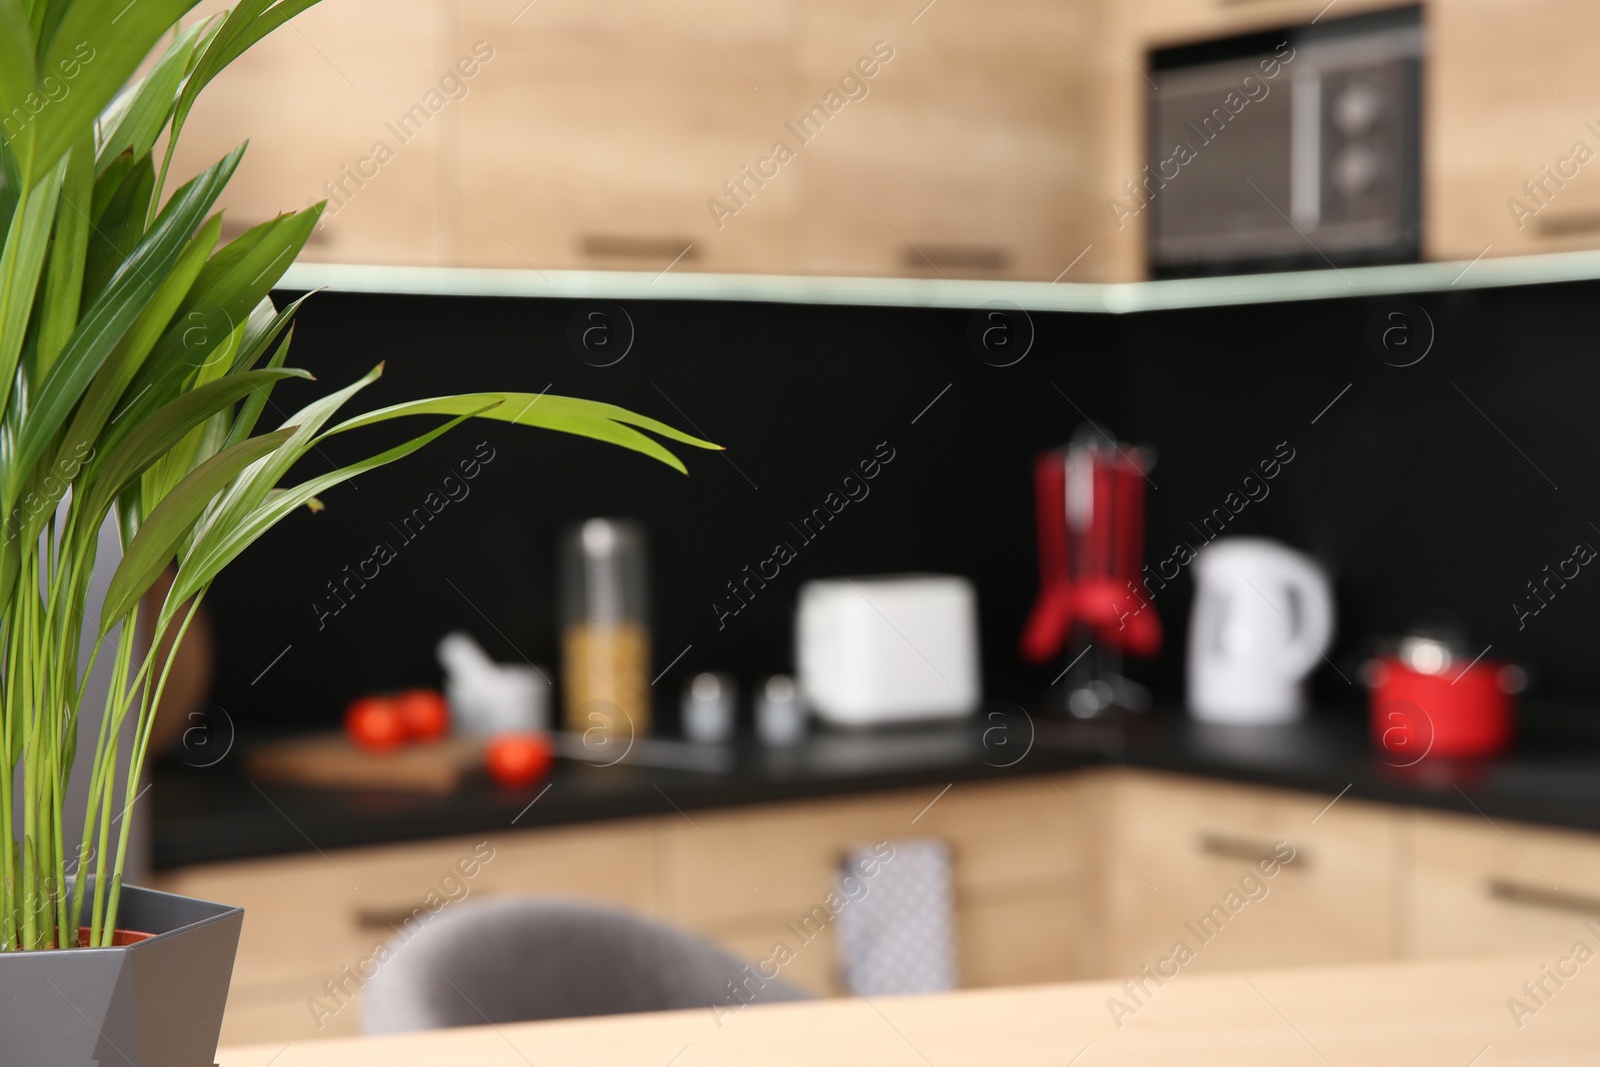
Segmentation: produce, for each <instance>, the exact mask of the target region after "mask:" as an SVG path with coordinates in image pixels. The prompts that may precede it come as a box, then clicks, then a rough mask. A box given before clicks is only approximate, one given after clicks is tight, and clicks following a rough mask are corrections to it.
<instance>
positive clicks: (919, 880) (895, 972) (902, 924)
mask: <svg viewBox="0 0 1600 1067" xmlns="http://www.w3.org/2000/svg"><path fill="white" fill-rule="evenodd" d="M889 844H890V847H892V848H893V852H892V853H889V854H888V858H885V853H886V852H887V849H885V848H884V846H883V845H882V844H879V845H877V846H873V847H870V848H858V849H854V850H852V851H851V852H850V853H849V854H847V855H846V857H845V860H844V865H843V866H842V867H841V868H840V870H839V876H838V880H837V883H836V888H837V891H838V893H839V896H840V897H841V898H843V899H844V900H845V901H846V903H845V905H844V906H843V908H842V909H841V910H840V912H839V916H838V931H839V965H840V970H841V973H842V975H843V978H844V981H845V982H846V988H850V989H853V991H854V992H856V993H858V994H860V995H861V996H868V997H871V996H889V995H896V994H902V993H944V992H948V991H949V990H952V989H954V988H955V987H956V948H955V912H954V904H953V902H954V893H953V891H952V889H951V884H950V848H949V846H948V845H946V844H945V843H944V842H943V841H939V840H937V839H934V838H913V839H908V840H903V841H894V842H890V843H889ZM867 871H871V872H872V874H871V875H870V876H868V875H866V873H865V872H867Z"/></svg>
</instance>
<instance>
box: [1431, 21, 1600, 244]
mask: <svg viewBox="0 0 1600 1067" xmlns="http://www.w3.org/2000/svg"><path fill="white" fill-rule="evenodd" d="M1427 17H1428V31H1429V34H1430V37H1431V45H1432V53H1431V54H1432V68H1431V75H1430V77H1429V79H1428V84H1427V90H1428V91H1427V94H1426V98H1425V100H1424V103H1423V106H1424V108H1425V112H1426V119H1425V121H1426V129H1427V138H1426V141H1425V144H1424V162H1423V165H1424V167H1425V168H1426V173H1427V175H1428V177H1427V181H1426V184H1425V193H1424V203H1425V205H1426V207H1425V210H1426V213H1427V214H1426V218H1425V225H1424V240H1425V241H1426V246H1427V255H1428V258H1430V259H1473V258H1474V257H1476V256H1478V255H1479V254H1482V253H1486V254H1487V255H1490V256H1503V255H1518V254H1528V253H1533V252H1555V251H1569V250H1573V249H1581V248H1594V247H1597V246H1600V132H1597V131H1600V109H1597V108H1596V106H1595V102H1596V100H1600V65H1597V64H1596V63H1595V61H1594V56H1593V49H1592V47H1591V45H1592V43H1593V41H1594V39H1595V35H1596V33H1597V32H1600V6H1597V5H1595V4H1594V3H1591V2H1586V0H1435V2H1434V3H1433V4H1432V5H1431V6H1430V7H1429V9H1428V16H1427Z"/></svg>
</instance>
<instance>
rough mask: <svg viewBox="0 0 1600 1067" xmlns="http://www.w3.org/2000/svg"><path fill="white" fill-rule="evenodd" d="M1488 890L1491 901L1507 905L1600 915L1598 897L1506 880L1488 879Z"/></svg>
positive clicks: (1599, 898) (1599, 900)
mask: <svg viewBox="0 0 1600 1067" xmlns="http://www.w3.org/2000/svg"><path fill="white" fill-rule="evenodd" d="M1488 890H1489V896H1490V897H1491V898H1492V899H1494V900H1503V901H1505V902H1506V903H1507V904H1526V905H1528V906H1529V907H1534V908H1549V909H1551V910H1552V911H1575V912H1578V913H1579V914H1582V915H1600V897H1591V896H1588V895H1586V894H1583V893H1569V892H1567V891H1565V890H1562V889H1546V888H1544V887H1543V886H1538V885H1527V884H1525V883H1523V882H1513V881H1510V880H1509V879H1506V878H1491V879H1489V882H1488Z"/></svg>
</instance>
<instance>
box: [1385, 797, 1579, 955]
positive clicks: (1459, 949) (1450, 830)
mask: <svg viewBox="0 0 1600 1067" xmlns="http://www.w3.org/2000/svg"><path fill="white" fill-rule="evenodd" d="M1414 819H1415V845H1414V857H1415V860H1414V875H1413V897H1412V908H1411V910H1412V913H1413V916H1414V918H1413V923H1412V937H1411V939H1410V944H1409V945H1408V946H1407V947H1408V950H1409V953H1410V954H1411V955H1414V956H1416V957H1419V958H1429V957H1439V956H1482V955H1488V954H1491V953H1498V952H1528V953H1534V954H1540V953H1545V954H1548V953H1555V952H1562V953H1564V952H1565V951H1566V950H1567V949H1569V948H1571V946H1572V943H1573V942H1574V941H1576V940H1578V939H1580V938H1582V939H1584V940H1591V939H1592V938H1593V936H1594V934H1593V933H1592V932H1591V931H1586V930H1585V928H1584V923H1585V922H1586V921H1588V920H1596V921H1600V838H1597V837H1596V836H1595V835H1593V834H1584V833H1577V832H1573V831H1567V830H1549V829H1543V828H1537V827H1531V826H1524V825H1520V824H1518V823H1512V822H1502V821H1500V820H1496V821H1495V822H1494V823H1493V824H1491V823H1490V822H1489V821H1488V820H1487V819H1485V818H1483V817H1482V816H1478V815H1443V814H1436V813H1432V812H1418V813H1416V815H1415V816H1414Z"/></svg>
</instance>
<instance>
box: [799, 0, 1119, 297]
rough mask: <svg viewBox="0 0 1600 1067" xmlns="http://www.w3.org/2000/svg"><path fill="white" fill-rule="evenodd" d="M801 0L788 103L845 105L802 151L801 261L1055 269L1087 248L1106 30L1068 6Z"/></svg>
mask: <svg viewBox="0 0 1600 1067" xmlns="http://www.w3.org/2000/svg"><path fill="white" fill-rule="evenodd" d="M797 3H798V4H799V6H800V9H801V10H802V11H803V13H804V17H803V18H802V20H801V24H800V27H799V30H798V33H797V35H796V39H795V49H796V55H797V60H796V76H795V93H794V95H793V97H792V106H791V112H792V113H793V114H794V115H804V114H816V113H817V109H818V108H819V107H825V106H826V105H827V103H828V102H829V101H830V100H831V101H833V102H835V103H837V104H839V106H838V108H837V111H836V113H834V114H832V115H831V116H830V117H828V118H827V121H826V124H825V126H824V127H823V129H822V130H821V132H820V133H816V134H815V135H813V136H812V137H811V139H810V140H808V141H806V142H805V143H804V144H803V146H800V147H799V148H798V158H797V160H796V161H795V162H794V163H793V164H791V167H792V169H794V170H795V171H797V172H798V173H799V175H800V177H801V179H802V180H803V182H804V184H805V200H804V205H805V206H804V214H803V217H802V219H801V225H800V226H799V228H798V235H797V247H798V254H797V259H798V266H799V268H800V269H801V270H803V271H804V272H806V273H817V274H866V275H910V276H922V277H929V278H939V277H948V278H957V277H967V278H972V277H978V278H983V277H997V278H1026V279H1037V280H1045V281H1048V280H1050V279H1052V278H1054V277H1056V276H1057V275H1058V274H1059V273H1060V272H1061V271H1062V269H1063V268H1065V267H1066V266H1067V265H1068V264H1069V263H1070V262H1071V261H1072V260H1073V258H1074V257H1075V256H1076V255H1077V254H1078V253H1079V252H1080V251H1082V249H1083V247H1084V245H1085V244H1087V243H1088V238H1087V237H1086V236H1085V233H1086V231H1087V225H1086V222H1087V218H1086V217H1087V215H1088V214H1089V213H1090V212H1091V211H1092V210H1093V205H1094V202H1095V197H1094V195H1093V190H1092V188H1091V186H1092V185H1093V184H1094V183H1093V182H1092V181H1091V180H1090V176H1091V175H1092V173H1093V163H1092V161H1093V159H1094V153H1093V150H1092V145H1091V143H1090V134H1091V132H1092V128H1093V123H1092V121H1091V119H1090V114H1089V112H1090V110H1091V109H1090V108H1089V106H1088V105H1087V101H1088V100H1089V99H1090V97H1091V96H1092V86H1091V85H1090V83H1089V77H1088V72H1087V71H1086V70H1085V68H1084V65H1083V63H1082V52H1083V49H1084V48H1086V47H1088V46H1089V43H1090V39H1091V38H1093V35H1094V30H1093V28H1092V27H1091V26H1090V24H1089V23H1088V22H1087V21H1086V20H1085V19H1084V18H1083V17H1082V16H1081V15H1080V14H1078V13H1077V12H1076V11H1074V9H1073V7H1072V6H1071V5H1064V4H1057V3H1050V2H1046V0H990V2H986V3H977V2H975V0H937V2H936V3H933V4H930V5H928V6H927V7H926V8H925V9H923V10H922V11H921V13H920V14H918V12H917V6H918V5H915V4H913V5H910V6H909V7H908V6H905V5H892V6H890V5H879V4H861V3H859V2H857V0H797ZM1088 6H1089V7H1090V8H1093V7H1095V6H1097V5H1094V4H1089V5H1088ZM913 18H915V22H913V21H912V20H913ZM1094 41H1095V43H1096V44H1098V43H1099V41H1098V38H1094ZM866 71H872V72H873V73H872V74H871V76H870V77H869V76H867V75H866V74H865V72H866ZM847 89H848V90H853V91H854V92H855V93H856V94H857V95H856V97H850V96H848V95H847V94H846V92H845V90H847ZM830 94H832V95H831V96H830ZM1092 266H1093V264H1092V262H1091V263H1087V264H1086V265H1085V272H1084V273H1085V275H1087V274H1088V272H1089V269H1092ZM1075 277H1076V275H1075Z"/></svg>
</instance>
